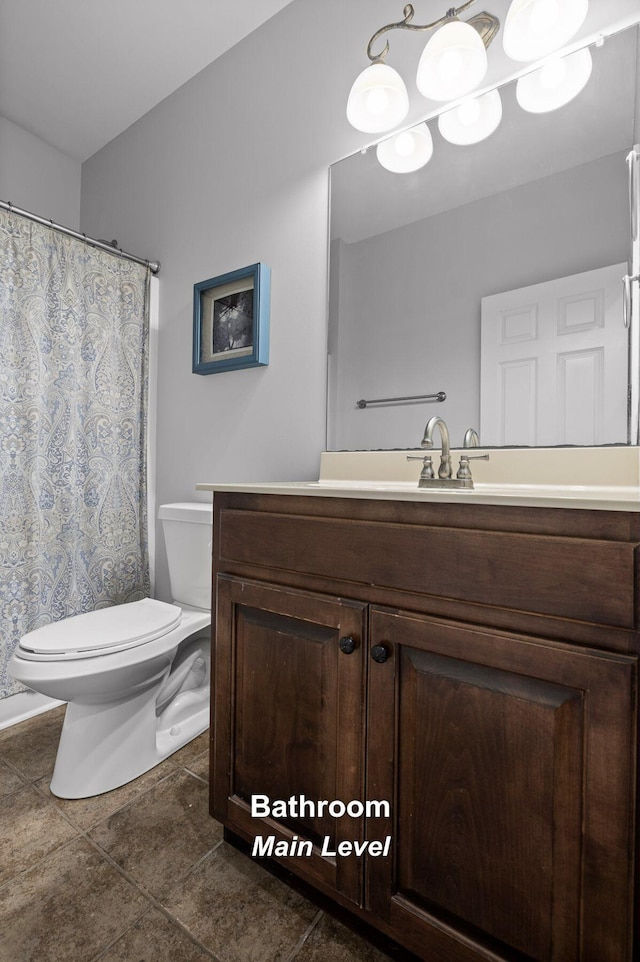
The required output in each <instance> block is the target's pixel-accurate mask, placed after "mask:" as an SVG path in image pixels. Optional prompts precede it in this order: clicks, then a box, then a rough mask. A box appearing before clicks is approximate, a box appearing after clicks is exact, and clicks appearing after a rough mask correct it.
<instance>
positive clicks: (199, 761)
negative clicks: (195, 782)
mask: <svg viewBox="0 0 640 962" xmlns="http://www.w3.org/2000/svg"><path fill="white" fill-rule="evenodd" d="M185 768H186V769H187V770H188V771H190V772H193V774H194V775H198V776H199V777H200V778H204V780H205V781H206V782H208V781H209V752H208V751H206V752H204V754H203V755H199V756H198V758H194V760H193V761H192V762H189V764H188V765H185Z"/></svg>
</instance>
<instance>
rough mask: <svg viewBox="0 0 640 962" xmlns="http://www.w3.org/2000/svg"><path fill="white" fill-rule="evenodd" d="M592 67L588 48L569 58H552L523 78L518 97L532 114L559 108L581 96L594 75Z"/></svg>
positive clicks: (524, 107) (518, 86) (519, 83)
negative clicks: (592, 74)
mask: <svg viewBox="0 0 640 962" xmlns="http://www.w3.org/2000/svg"><path fill="white" fill-rule="evenodd" d="M591 68H592V60H591V53H590V52H589V48H588V47H584V48H583V49H582V50H576V52H575V53H571V54H569V55H568V56H566V57H552V58H550V59H549V60H548V61H547V63H545V64H544V65H543V66H542V67H539V68H538V69H537V70H534V71H533V72H532V73H529V74H526V75H525V76H524V77H520V79H519V80H518V82H517V84H516V99H517V101H518V103H519V104H520V106H521V107H522V109H523V110H527V111H529V112H530V113H534V114H542V113H547V111H551V110H557V109H558V107H564V105H565V104H568V103H569V101H570V100H573V98H574V97H577V96H578V94H579V93H580V91H581V90H582V89H583V87H584V86H585V85H586V83H587V81H588V80H589V77H590V76H591Z"/></svg>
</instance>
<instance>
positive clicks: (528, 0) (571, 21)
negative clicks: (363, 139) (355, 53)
mask: <svg viewBox="0 0 640 962" xmlns="http://www.w3.org/2000/svg"><path fill="white" fill-rule="evenodd" d="M475 2H476V0H467V2H466V3H462V4H461V5H460V6H458V7H451V8H450V9H449V10H447V11H446V13H445V14H444V15H443V16H442V17H440V18H439V19H438V20H434V21H433V22H432V23H426V24H423V25H420V24H414V23H412V22H411V21H412V20H413V17H414V14H415V10H414V8H413V5H412V4H411V3H408V4H407V5H406V6H405V8H404V11H403V13H404V17H403V19H402V20H400V21H398V22H397V23H388V24H386V26H384V27H381V28H380V29H379V30H376V32H375V33H374V34H373V36H372V37H371V39H370V40H369V43H368V45H367V56H368V58H369V60H370V61H371V63H370V65H369V66H368V67H366V68H365V70H363V71H362V73H361V74H359V76H358V77H357V78H356V80H355V82H354V84H353V86H352V88H351V91H350V93H349V99H348V102H347V118H348V120H349V123H350V124H351V125H352V126H353V127H355V128H356V130H362V131H364V132H365V133H386V132H387V131H389V130H393V128H394V127H397V126H399V124H401V123H402V121H403V120H404V119H405V117H406V116H407V114H408V112H409V95H408V92H407V88H406V86H405V83H404V81H403V79H402V77H401V76H400V74H399V73H398V72H397V71H396V70H395V69H394V68H393V67H390V66H389V65H388V64H387V63H385V58H386V56H387V54H388V53H389V42H388V41H386V42H385V45H384V47H383V48H382V50H380V51H379V52H374V50H373V48H374V46H375V45H376V42H377V41H378V40H379V38H380V37H382V36H383V34H385V33H387V32H388V31H390V30H411V31H418V32H425V31H434V33H433V35H432V36H431V37H430V38H429V40H428V42H427V44H426V46H425V48H424V50H423V52H422V56H421V57H420V62H419V64H418V72H417V76H416V85H417V88H418V90H419V91H420V93H421V94H422V95H423V96H424V97H427V98H428V99H429V100H434V101H439V102H447V101H451V100H458V99H460V98H461V97H465V96H466V95H467V94H469V93H471V92H472V91H473V90H476V89H477V87H478V86H479V84H480V83H481V82H482V80H483V78H484V77H485V74H486V72H487V67H488V60H487V48H488V47H489V45H490V43H491V41H492V40H493V38H494V37H495V36H496V34H497V33H498V31H499V29H500V21H499V20H498V18H497V17H495V16H494V15H493V14H491V13H487V12H486V11H485V12H483V13H479V14H476V16H475V17H471V18H470V19H469V20H461V19H460V15H461V14H463V13H464V12H465V11H466V10H467V9H468V8H469V7H471V6H472V5H473V4H474V3H475ZM588 7H589V0H512V3H511V5H510V7H509V10H508V11H507V19H506V23H505V30H504V49H505V52H506V53H507V55H508V56H509V57H511V58H512V59H513V60H518V61H534V60H541V59H542V58H544V57H546V56H547V55H548V54H550V53H553V52H554V51H556V50H559V49H560V48H561V47H563V46H564V45H565V44H566V43H567V42H568V41H569V40H570V39H571V38H572V37H573V36H574V35H575V33H576V32H577V31H578V30H579V28H580V27H581V25H582V24H583V22H584V20H585V17H586V15H587V10H588Z"/></svg>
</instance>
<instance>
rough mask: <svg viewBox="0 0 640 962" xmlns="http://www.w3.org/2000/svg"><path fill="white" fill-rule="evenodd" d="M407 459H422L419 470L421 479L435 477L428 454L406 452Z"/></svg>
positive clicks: (430, 457)
mask: <svg viewBox="0 0 640 962" xmlns="http://www.w3.org/2000/svg"><path fill="white" fill-rule="evenodd" d="M407 461H422V471H421V472H420V480H421V481H424V480H429V481H430V480H431V478H435V473H434V470H433V460H432V456H431V455H430V454H408V455H407Z"/></svg>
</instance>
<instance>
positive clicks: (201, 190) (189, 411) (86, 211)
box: [81, 0, 635, 597]
mask: <svg viewBox="0 0 640 962" xmlns="http://www.w3.org/2000/svg"><path fill="white" fill-rule="evenodd" d="M619 2H620V3H622V4H623V5H624V4H625V3H626V5H627V6H633V3H635V0H619ZM507 6H508V0H498V8H497V9H496V11H495V12H496V13H497V14H498V15H501V14H503V13H504V11H505V10H506V8H507ZM594 6H595V7H596V11H595V12H596V13H597V7H598V6H600V7H601V8H602V9H601V12H604V13H605V14H606V10H604V8H605V6H606V7H607V8H608V7H609V6H610V5H609V4H608V3H607V4H606V5H605V4H604V3H601V4H599V5H594ZM400 7H401V5H400ZM594 15H595V14H594ZM391 19H393V16H391ZM389 20H390V8H389V3H388V0H348V2H345V0H294V2H293V3H291V4H290V5H289V6H287V7H286V8H285V9H284V10H282V11H281V12H280V13H279V14H277V15H276V16H275V17H274V18H272V19H271V20H269V21H268V22H267V23H265V24H264V25H263V26H262V27H261V28H260V29H259V30H257V31H256V32H255V33H253V34H252V35H251V36H249V37H248V38H246V39H245V40H243V41H242V42H241V43H239V44H237V45H236V46H235V47H234V48H233V49H232V50H230V51H229V52H228V53H227V54H226V55H225V56H223V57H222V58H220V59H219V60H218V61H216V62H215V63H213V64H211V65H210V66H209V67H207V68H206V69H205V70H204V71H202V72H201V73H200V74H199V75H198V76H196V77H195V78H194V79H193V80H191V81H189V82H188V83H187V84H185V85H184V86H183V87H182V88H180V89H179V90H178V91H176V93H175V94H173V95H172V96H171V97H169V98H167V99H166V100H165V101H163V102H162V103H161V104H159V105H158V106H157V107H156V108H154V110H152V111H150V113H148V114H147V115H146V116H145V117H143V118H142V119H141V120H140V121H138V122H137V123H136V124H134V125H133V126H132V127H130V128H129V129H128V130H127V131H125V132H124V133H123V134H122V135H121V136H120V137H118V138H116V139H115V140H114V141H112V142H111V143H110V144H108V145H107V146H106V147H105V148H104V149H103V150H101V151H99V152H98V153H97V154H95V155H94V156H93V157H92V158H90V159H89V160H88V161H87V162H85V164H84V165H83V171H82V206H81V224H82V230H84V231H86V233H87V234H89V235H91V236H97V237H109V238H110V237H115V238H117V239H118V241H119V243H120V244H121V245H122V246H123V247H124V249H125V250H129V251H133V252H136V253H139V254H142V255H143V256H146V257H150V258H154V259H155V258H158V259H159V260H160V261H161V262H162V265H163V267H162V272H161V279H160V320H159V323H160V330H159V370H158V427H157V497H158V502H159V503H162V502H163V501H170V500H177V499H191V498H194V497H195V496H196V494H195V492H194V485H195V483H196V482H197V481H221V480H239V481H242V480H252V479H265V480H268V479H277V478H280V479H284V478H290V479H297V478H312V477H317V472H318V462H319V453H320V451H321V450H322V449H323V448H324V446H325V406H326V400H325V382H326V337H327V332H326V275H327V211H328V176H327V169H328V166H329V164H331V163H333V162H335V161H337V160H339V159H340V158H341V157H343V156H345V155H346V154H349V153H351V152H353V151H354V150H356V149H358V148H359V147H360V146H361V145H362V144H363V143H369V142H371V140H372V139H373V138H371V137H367V135H364V134H359V133H358V132H357V131H354V130H353V129H352V128H351V127H350V126H349V124H348V122H347V120H346V116H345V106H346V99H347V95H348V92H349V89H350V87H351V84H352V83H353V80H354V79H355V76H356V75H357V73H358V72H359V71H360V70H362V69H363V68H364V67H365V66H366V65H367V62H368V61H367V59H366V53H365V51H366V44H367V41H368V39H369V37H370V36H371V35H372V34H373V33H374V31H375V30H377V29H378V28H379V27H380V26H381V25H382V24H386V23H388V22H389ZM391 46H392V51H393V63H394V65H395V66H396V67H399V69H401V70H402V72H403V73H405V74H406V76H407V78H410V77H411V76H412V75H415V69H416V66H417V61H418V59H419V57H420V53H421V50H422V47H423V43H422V42H420V39H418V40H416V38H415V36H414V35H410V34H409V32H408V31H396V32H395V33H394V34H393V35H392V37H391ZM490 63H491V66H490V72H489V74H488V76H487V83H488V84H490V83H492V82H496V81H498V79H500V78H501V77H503V76H504V75H505V62H504V57H503V56H502V49H501V47H500V46H498V47H496V48H495V50H494V51H493V54H492V57H491V58H490ZM405 66H406V67H407V69H406V70H405ZM509 69H510V70H512V69H513V64H511V65H510V67H509ZM409 82H410V81H409ZM424 112H425V104H424V101H422V99H421V98H419V97H417V98H416V99H415V101H414V104H413V105H412V109H411V113H410V116H409V117H408V119H407V122H410V121H417V120H418V119H421V118H422V117H423V116H424ZM256 261H263V262H265V263H266V264H268V265H269V266H270V267H271V270H272V297H271V363H270V365H269V367H267V368H262V369H258V370H247V371H239V372H235V373H223V374H215V375H211V376H208V377H200V376H197V375H193V374H191V336H192V335H191V325H192V293H193V284H194V283H196V282H198V281H201V280H203V279H205V278H208V277H212V276H214V275H217V274H221V273H224V272H225V271H229V270H233V269H235V268H238V267H243V266H245V265H248V264H251V263H254V262H256ZM200 497H201V498H203V497H204V496H203V495H200ZM158 545H159V549H158V557H157V561H158V567H157V589H156V593H157V594H158V596H159V597H167V596H168V581H167V575H166V562H165V559H164V554H163V550H164V549H163V542H162V538H161V537H159V539H158Z"/></svg>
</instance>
